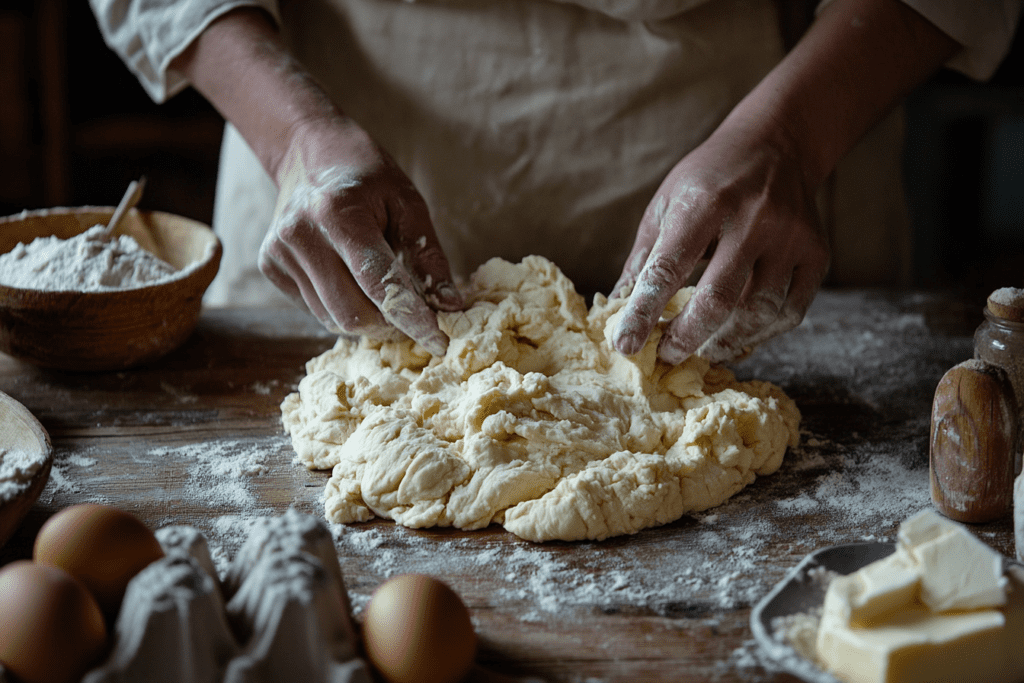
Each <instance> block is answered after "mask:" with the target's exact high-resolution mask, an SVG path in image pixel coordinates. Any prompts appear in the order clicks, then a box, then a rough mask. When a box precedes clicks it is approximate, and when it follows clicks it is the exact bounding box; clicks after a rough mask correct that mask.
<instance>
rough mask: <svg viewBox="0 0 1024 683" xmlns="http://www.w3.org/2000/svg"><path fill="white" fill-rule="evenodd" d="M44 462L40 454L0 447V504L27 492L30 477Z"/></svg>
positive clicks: (42, 455)
mask: <svg viewBox="0 0 1024 683" xmlns="http://www.w3.org/2000/svg"><path fill="white" fill-rule="evenodd" d="M45 462H46V460H45V458H44V454H43V453H41V452H31V451H25V450H18V449H15V450H9V449H7V448H3V447H0V503H6V502H8V501H10V500H13V499H14V498H15V497H17V496H18V495H19V494H21V493H24V492H25V491H26V490H28V488H29V485H30V484H31V482H32V477H34V476H35V474H36V472H38V471H39V468H40V467H42V466H43V465H44V464H45Z"/></svg>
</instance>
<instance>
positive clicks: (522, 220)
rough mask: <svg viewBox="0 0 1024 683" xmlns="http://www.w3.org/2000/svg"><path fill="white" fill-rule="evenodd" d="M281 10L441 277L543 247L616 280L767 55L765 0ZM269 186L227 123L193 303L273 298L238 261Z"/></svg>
mask: <svg viewBox="0 0 1024 683" xmlns="http://www.w3.org/2000/svg"><path fill="white" fill-rule="evenodd" d="M281 4H282V6H281V13H282V21H283V31H284V34H285V38H286V40H287V41H288V43H289V44H290V46H291V47H292V49H293V50H294V52H295V54H296V55H297V56H298V58H299V59H300V60H301V61H302V62H303V63H304V64H305V65H306V66H307V68H309V69H310V70H311V71H312V73H313V74H314V75H315V76H316V78H317V79H318V80H319V81H320V82H321V83H322V84H323V85H324V86H325V88H326V89H327V90H328V92H329V94H330V95H331V97H332V98H333V99H334V100H335V101H336V102H337V103H338V104H339V105H340V107H341V108H342V109H343V110H344V111H345V112H346V113H347V114H349V115H350V116H352V117H353V118H354V119H355V120H356V121H358V122H360V123H361V124H362V125H363V126H364V127H366V128H367V129H368V131H369V132H370V134H371V135H372V136H374V138H375V139H377V140H378V141H379V142H380V143H381V144H382V145H383V146H384V148H385V149H387V150H388V151H389V152H390V153H391V154H392V155H393V156H394V157H395V159H396V160H397V162H398V163H399V165H400V166H401V167H402V168H403V169H404V170H405V172H406V173H407V174H409V176H410V178H411V179H412V181H413V183H414V184H415V185H416V187H417V188H418V189H419V190H420V192H421V193H422V194H423V196H424V198H425V199H426V201H427V204H428V206H429V207H430V211H431V217H432V219H433V221H434V225H435V228H436V230H437V232H438V235H439V237H440V239H441V242H442V245H443V246H444V248H445V251H446V254H447V255H448V257H449V260H450V262H451V265H452V268H453V270H454V272H455V273H456V275H457V276H458V277H465V276H466V275H468V274H469V273H470V272H472V270H473V269H474V268H475V267H476V266H478V265H479V264H480V263H482V262H484V261H486V260H487V259H488V258H490V257H492V256H502V257H504V258H507V259H510V260H518V259H520V258H521V257H523V256H526V255H529V254H542V255H544V256H547V257H548V258H551V259H552V260H554V261H555V262H556V263H557V264H558V265H559V266H560V267H561V268H562V269H563V270H564V271H565V272H566V273H567V274H568V275H569V276H570V277H571V278H572V279H573V280H574V281H575V282H576V283H577V285H578V286H579V287H580V289H581V290H582V291H588V292H589V291H607V290H608V289H609V288H610V286H611V285H612V284H613V283H614V282H615V280H616V278H617V277H618V275H619V272H620V270H621V267H622V263H623V261H624V259H625V257H626V255H627V254H628V252H629V249H630V247H631V245H632V241H633V237H634V233H635V229H636V225H637V223H638V222H639V220H640V217H641V215H642V213H643V211H644V208H645V207H646V205H647V203H648V201H650V198H651V197H652V196H653V194H654V191H655V190H656V189H657V187H658V185H659V184H660V182H661V181H662V179H663V178H664V177H665V175H666V174H667V173H668V171H669V170H670V169H671V168H672V166H674V165H675V164H676V163H677V162H678V161H679V160H680V159H681V158H682V157H683V156H684V155H685V154H686V153H687V152H688V151H689V150H691V149H693V148H694V147H695V146H696V145H698V144H699V143H700V142H701V141H702V140H704V139H705V138H706V137H707V136H708V135H709V134H710V133H711V131H713V130H714V128H715V127H716V126H717V125H718V123H719V122H720V121H721V120H722V119H723V118H724V117H725V116H726V114H727V113H728V112H729V111H730V109H732V107H733V106H735V104H736V103H737V102H738V101H739V100H740V99H741V98H742V97H743V95H744V94H745V93H746V92H748V91H749V90H750V89H751V88H752V87H753V86H754V85H755V84H756V83H757V82H758V81H759V80H760V79H761V78H762V77H763V76H764V75H765V74H766V73H767V72H768V70H770V69H771V67H772V66H773V65H774V64H775V63H777V61H778V60H779V59H780V58H781V56H782V54H783V48H782V43H781V39H780V34H779V28H778V21H777V17H776V13H775V6H774V2H773V0H708V1H706V2H703V1H701V0H656V1H653V2H651V1H642V0H634V1H629V0H580V1H579V2H576V3H570V2H549V1H547V0H424V1H421V2H403V1H401V0H320V1H319V2H313V1H311V2H301V3H299V2H296V3H291V4H289V3H287V2H282V3H281ZM869 156H871V155H869ZM890 176H891V174H890ZM875 177H878V176H877V175H876V176H875ZM886 178H887V180H888V179H890V177H889V176H886ZM896 183H897V188H898V174H897V177H896ZM274 193H275V190H274V186H273V184H272V183H271V182H270V180H269V178H267V177H266V175H265V174H264V173H263V171H262V169H261V168H260V166H259V163H258V162H257V161H256V159H255V157H254V156H253V154H252V152H251V151H250V150H249V149H248V148H247V147H246V146H245V144H244V142H243V141H242V140H241V138H240V137H239V136H238V135H237V133H235V132H234V131H233V130H232V129H230V127H229V129H228V131H227V133H226V136H225V142H224V148H223V151H222V160H221V169H220V178H219V183H218V196H217V206H216V210H215V217H214V227H215V228H216V230H217V231H218V232H219V233H220V235H221V236H222V239H223V241H224V243H225V255H224V261H223V265H222V269H221V274H220V275H219V276H218V278H217V281H215V283H214V285H213V287H211V290H210V292H209V294H208V297H207V301H208V303H211V304H214V305H216V304H229V303H233V304H249V303H267V302H268V301H270V300H271V299H272V298H275V297H276V300H279V301H281V300H283V297H281V295H279V294H277V293H276V291H275V290H273V287H272V286H270V285H269V283H267V282H266V281H265V280H264V279H263V278H262V276H261V275H260V274H259V272H258V270H257V269H256V265H255V264H256V254H257V252H258V249H259V245H260V243H261V242H262V239H263V235H264V233H265V230H266V227H267V226H268V225H269V222H270V217H271V215H272V211H273V207H274ZM888 193H889V194H891V193H892V188H889V189H888ZM840 196H845V195H844V194H843V192H842V190H841V189H839V188H838V187H832V188H830V191H829V193H828V194H827V195H826V196H825V197H824V199H823V201H824V206H825V211H826V213H829V210H830V209H829V208H828V205H830V204H831V203H832V202H833V198H835V197H840ZM861 199H862V198H859V197H858V201H853V202H851V205H852V206H854V207H860V206H861V205H862V204H864V201H861ZM862 219H864V216H861V217H860V218H859V219H858V220H862ZM868 220H874V219H873V218H871V217H868ZM828 223H829V225H830V226H832V227H833V229H834V228H835V225H836V221H835V220H833V219H832V218H831V217H830V218H829V219H828ZM890 234H891V233H890ZM858 239H859V240H862V238H861V237H858Z"/></svg>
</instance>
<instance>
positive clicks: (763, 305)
mask: <svg viewBox="0 0 1024 683" xmlns="http://www.w3.org/2000/svg"><path fill="white" fill-rule="evenodd" d="M790 276H791V273H788V272H787V271H786V269H785V268H784V267H783V268H778V267H776V268H772V267H771V266H768V265H766V264H765V263H764V261H763V260H761V261H758V262H757V263H755V264H754V269H753V272H752V273H751V276H750V278H749V280H748V281H747V284H746V287H745V289H744V291H743V294H742V295H741V296H740V300H739V302H738V303H737V305H736V308H735V309H733V311H732V313H731V314H730V315H729V317H728V318H727V319H726V321H725V323H723V324H722V326H721V327H720V328H719V329H718V330H717V331H716V332H715V333H714V334H712V335H711V337H710V338H709V339H708V340H707V341H706V342H704V344H703V345H702V346H701V347H700V348H699V349H698V351H697V352H698V353H699V354H700V355H701V356H703V357H704V358H706V359H708V360H710V361H712V362H715V363H726V362H730V361H734V360H736V359H738V358H740V357H742V356H744V355H746V354H747V353H749V352H750V349H751V348H752V347H753V346H754V345H755V342H754V341H753V340H754V339H755V338H756V337H757V335H759V334H760V333H762V332H763V331H764V330H765V329H767V328H769V327H771V326H773V325H775V324H776V321H777V320H778V318H779V314H780V311H781V310H782V307H783V305H784V304H785V302H786V298H787V296H786V295H787V293H788V291H789V285H790Z"/></svg>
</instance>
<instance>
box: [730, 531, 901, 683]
mask: <svg viewBox="0 0 1024 683" xmlns="http://www.w3.org/2000/svg"><path fill="white" fill-rule="evenodd" d="M895 550H896V544H895V543H849V544H846V545H837V546H831V547H829V548H822V549H821V550H816V551H814V552H813V553H811V554H810V555H808V556H807V557H805V558H804V559H803V560H802V561H801V562H800V564H798V565H797V566H796V567H795V568H794V569H793V570H792V571H790V573H789V574H788V575H787V576H786V578H785V579H783V580H782V581H780V582H779V583H778V584H777V585H776V586H775V588H773V589H772V590H771V591H770V592H769V593H768V594H767V595H766V596H764V598H762V599H761V601H760V602H758V603H757V605H755V606H754V609H753V611H752V612H751V613H750V628H751V630H753V632H754V638H755V639H756V640H757V642H758V644H759V645H760V646H761V648H762V650H763V651H764V652H765V653H766V654H767V655H768V656H769V657H771V658H772V660H774V662H775V664H776V665H777V666H778V667H779V668H780V669H782V670H784V671H785V672H786V673H789V674H792V675H793V676H796V677H797V678H799V679H800V680H802V681H806V683H842V682H841V681H839V679H837V678H836V677H835V676H833V675H832V674H830V673H827V672H825V671H822V670H821V669H820V668H818V667H817V666H816V665H815V664H814V663H813V662H811V661H810V660H808V659H806V658H804V657H803V656H801V655H800V653H799V652H797V650H796V649H794V648H793V647H792V646H791V645H789V643H786V642H784V641H780V640H777V639H776V638H774V637H772V630H773V629H772V620H773V619H775V618H777V617H783V616H788V615H790V614H799V613H802V612H807V611H809V610H810V609H812V608H814V607H818V606H820V605H821V603H822V602H823V601H824V600H825V591H826V589H827V586H826V585H825V584H824V583H823V582H821V581H818V580H816V579H815V578H813V577H812V576H811V574H810V571H811V570H812V569H815V568H816V567H822V568H824V569H826V570H829V571H833V572H835V573H837V574H844V575H845V574H852V573H853V572H855V571H857V570H858V569H860V568H861V567H865V566H867V565H869V564H871V563H872V562H874V561H876V560H880V559H882V558H883V557H887V556H889V555H891V554H892V553H893V552H895Z"/></svg>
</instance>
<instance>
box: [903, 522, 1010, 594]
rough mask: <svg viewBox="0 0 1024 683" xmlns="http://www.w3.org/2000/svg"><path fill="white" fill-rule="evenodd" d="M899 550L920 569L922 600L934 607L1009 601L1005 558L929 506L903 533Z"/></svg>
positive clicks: (904, 527)
mask: <svg viewBox="0 0 1024 683" xmlns="http://www.w3.org/2000/svg"><path fill="white" fill-rule="evenodd" d="M897 552H899V553H902V554H904V555H909V556H910V557H912V558H913V560H914V561H915V562H916V563H917V565H918V567H919V568H920V574H921V601H922V602H923V603H924V604H926V605H927V606H928V607H929V608H930V609H931V610H932V611H933V612H944V611H946V610H953V609H961V610H963V609H977V608H980V607H996V606H999V605H1004V604H1006V577H1005V576H1003V558H1002V557H1000V555H999V553H997V552H995V551H994V550H992V549H991V548H989V547H988V546H987V545H985V544H984V543H982V542H981V541H980V540H978V538H977V537H976V536H974V535H973V534H971V532H970V531H968V530H967V529H966V528H965V527H963V526H961V525H960V524H957V523H955V522H951V521H950V520H948V519H946V518H945V517H942V516H940V515H938V514H937V513H935V512H932V511H930V510H927V511H925V512H923V513H919V514H917V515H915V516H914V517H911V518H910V519H908V520H907V521H906V522H904V523H903V524H902V525H900V530H899V534H898V549H897Z"/></svg>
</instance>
